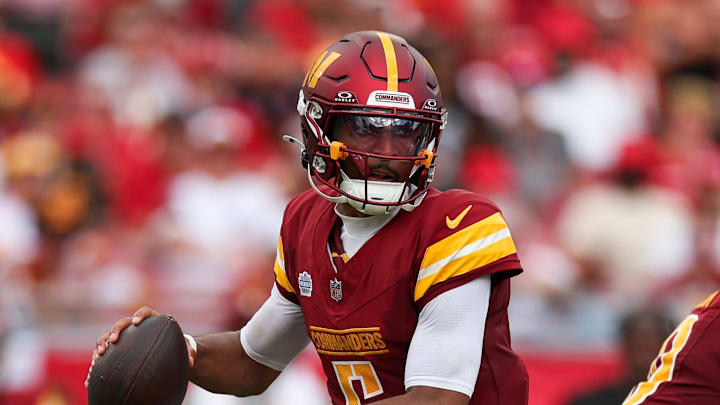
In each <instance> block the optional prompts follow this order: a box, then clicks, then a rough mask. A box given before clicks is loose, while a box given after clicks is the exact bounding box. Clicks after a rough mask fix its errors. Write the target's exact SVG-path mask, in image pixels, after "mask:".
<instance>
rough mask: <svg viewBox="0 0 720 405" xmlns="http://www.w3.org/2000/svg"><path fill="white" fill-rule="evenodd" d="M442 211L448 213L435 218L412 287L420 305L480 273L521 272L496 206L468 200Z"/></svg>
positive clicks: (514, 250) (512, 273)
mask: <svg viewBox="0 0 720 405" xmlns="http://www.w3.org/2000/svg"><path fill="white" fill-rule="evenodd" d="M443 211H444V212H445V215H443V216H442V217H440V220H439V221H438V220H437V219H435V221H436V222H437V224H436V225H435V226H434V228H433V230H432V231H431V235H430V237H429V238H428V242H427V243H426V248H425V249H424V252H423V256H422V258H421V260H420V263H421V264H420V266H419V270H418V274H417V278H416V280H415V286H414V288H413V299H414V301H415V303H416V306H418V308H420V309H422V307H423V306H424V305H425V304H426V303H427V302H429V301H430V300H432V299H433V298H434V297H436V296H437V295H439V294H441V293H443V292H444V291H447V290H449V289H451V288H454V287H457V286H459V285H462V284H465V283H467V282H469V281H471V280H473V279H475V278H477V277H480V276H483V275H488V274H493V275H496V276H500V277H512V276H514V275H517V274H520V273H521V272H522V267H521V266H520V261H519V259H518V256H517V250H516V248H515V243H514V242H513V239H512V236H511V235H510V229H509V227H508V225H507V223H506V222H505V219H504V218H503V216H502V214H501V213H500V211H499V210H498V209H497V207H495V206H494V205H492V204H489V203H487V202H484V201H469V202H464V203H461V204H459V205H454V206H452V207H451V208H450V209H447V210H443ZM440 212H442V211H440Z"/></svg>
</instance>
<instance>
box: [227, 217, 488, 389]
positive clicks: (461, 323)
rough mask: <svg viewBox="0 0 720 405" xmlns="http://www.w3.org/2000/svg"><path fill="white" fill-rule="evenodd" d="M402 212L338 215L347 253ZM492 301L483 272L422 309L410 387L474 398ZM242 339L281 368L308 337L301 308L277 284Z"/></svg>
mask: <svg viewBox="0 0 720 405" xmlns="http://www.w3.org/2000/svg"><path fill="white" fill-rule="evenodd" d="M398 212H399V210H395V211H393V212H392V213H390V214H387V215H377V216H372V217H363V218H356V217H347V216H345V215H341V214H339V213H338V215H339V216H340V218H341V219H342V221H343V229H342V233H341V236H340V238H341V239H342V242H343V247H344V248H345V253H346V254H347V255H348V257H352V256H353V255H355V253H357V251H358V250H359V249H360V248H361V247H362V246H363V245H364V244H365V242H367V241H368V240H369V239H370V238H371V237H372V236H373V235H375V234H376V233H377V232H378V231H379V230H380V229H381V228H382V227H383V226H385V225H386V224H387V223H388V222H390V221H391V220H392V219H393V218H394V217H395V215H397V213H398ZM489 303H490V276H483V277H479V278H477V279H475V280H473V281H470V282H468V283H465V284H463V285H461V286H458V287H455V288H453V289H451V290H448V291H446V292H444V293H442V294H440V295H438V296H437V297H435V298H433V299H432V300H431V301H430V302H428V303H427V304H426V305H425V306H424V307H423V309H422V310H421V311H420V314H419V316H418V323H417V327H416V329H415V333H414V335H413V338H412V340H411V342H410V348H409V350H408V356H407V360H406V363H405V388H406V389H408V388H410V387H413V386H420V385H422V386H429V387H435V388H442V389H447V390H452V391H458V392H461V393H463V394H465V395H467V396H472V393H473V390H474V387H475V382H476V380H477V375H478V372H479V370H480V360H481V357H482V343H483V336H484V333H485V319H486V317H487V312H488V306H489ZM240 341H241V343H242V346H243V348H244V349H245V351H246V352H247V354H248V356H250V358H252V359H253V360H255V361H257V362H258V363H260V364H263V365H265V366H267V367H270V368H272V369H274V370H283V369H284V368H285V367H286V366H287V365H288V364H289V363H290V361H292V359H293V358H295V356H297V354H298V353H300V352H301V351H302V349H303V348H304V347H305V346H306V345H307V344H308V342H309V341H310V339H309V338H308V337H307V334H306V332H305V319H304V317H303V314H302V309H301V308H300V306H299V305H297V304H295V303H293V302H291V301H289V300H288V299H286V298H285V297H283V296H282V294H280V292H279V291H278V290H277V286H273V289H272V292H271V294H270V298H268V300H267V301H266V302H265V304H263V306H262V307H261V308H260V309H259V310H258V312H256V313H255V315H254V316H253V317H252V319H250V321H249V322H248V324H247V325H246V326H245V327H244V328H242V330H241V331H240ZM469 342H476V344H469Z"/></svg>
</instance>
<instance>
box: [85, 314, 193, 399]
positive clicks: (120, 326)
mask: <svg viewBox="0 0 720 405" xmlns="http://www.w3.org/2000/svg"><path fill="white" fill-rule="evenodd" d="M157 315H160V313H159V312H158V311H156V310H154V309H152V308H150V307H147V306H145V307H142V308H140V309H138V310H137V311H135V313H134V314H133V315H132V316H128V317H125V318H122V319H120V320H119V321H117V322H115V323H114V324H113V326H112V327H111V328H110V331H108V332H107V333H105V334H104V335H102V336H100V337H99V338H98V339H97V341H96V345H97V347H95V350H94V351H93V355H92V361H91V362H90V371H89V372H88V376H87V379H86V380H85V386H86V387H87V384H88V380H89V379H90V373H91V372H92V367H93V365H95V360H96V359H97V358H98V356H102V355H103V354H104V353H105V351H106V350H107V347H108V346H109V345H110V343H115V342H117V340H118V337H120V332H122V331H123V330H124V329H125V328H127V327H128V326H130V325H136V326H137V325H139V324H140V323H141V322H142V321H143V320H144V319H145V318H149V317H151V316H157ZM185 346H187V351H188V363H189V364H190V367H193V366H194V365H195V354H196V353H195V351H194V350H193V349H192V347H191V346H190V343H189V342H188V341H187V339H185Z"/></svg>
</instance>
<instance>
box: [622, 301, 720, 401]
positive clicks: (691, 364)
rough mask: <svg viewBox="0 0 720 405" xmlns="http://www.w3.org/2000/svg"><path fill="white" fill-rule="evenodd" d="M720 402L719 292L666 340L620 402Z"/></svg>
mask: <svg viewBox="0 0 720 405" xmlns="http://www.w3.org/2000/svg"><path fill="white" fill-rule="evenodd" d="M639 404H642V405H661V404H662V405H671V404H672V405H676V404H677V405H680V404H682V405H710V404H720V295H718V292H715V293H714V294H712V295H710V296H709V297H708V298H707V299H706V300H705V301H703V302H702V303H701V304H700V305H698V307H697V308H695V309H694V310H693V311H692V313H690V315H688V317H687V318H685V320H683V321H682V322H681V323H680V325H678V327H677V328H676V329H675V331H673V333H672V334H670V336H669V337H668V338H667V340H665V343H663V345H662V347H661V348H660V353H659V354H658V356H657V358H655V360H654V361H653V363H652V364H651V366H650V372H649V373H648V379H647V381H644V382H641V383H640V384H638V385H636V386H635V388H633V390H632V391H631V392H630V394H629V395H628V397H627V398H626V399H625V402H623V405H639Z"/></svg>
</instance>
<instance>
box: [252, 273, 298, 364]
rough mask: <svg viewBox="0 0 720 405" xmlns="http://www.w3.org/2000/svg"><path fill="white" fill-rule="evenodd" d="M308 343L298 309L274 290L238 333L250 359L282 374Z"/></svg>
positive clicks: (275, 288) (274, 288) (275, 287)
mask: <svg viewBox="0 0 720 405" xmlns="http://www.w3.org/2000/svg"><path fill="white" fill-rule="evenodd" d="M309 342H310V339H309V338H308V336H307V334H306V333H305V318H304V316H303V313H302V309H300V306H299V305H297V304H295V303H292V302H290V301H288V300H286V299H285V297H284V296H283V295H282V294H281V293H280V291H279V290H278V288H277V286H274V287H273V289H272V292H271V294H270V297H269V298H268V299H267V301H265V303H264V304H263V306H262V307H260V309H259V310H258V311H257V312H256V313H255V315H253V317H252V318H251V319H250V321H249V322H248V323H247V325H245V326H244V327H243V328H242V329H241V330H240V344H242V346H243V349H244V350H245V353H247V355H248V356H250V358H251V359H253V360H255V361H256V362H258V363H260V364H263V365H265V366H267V367H270V368H272V369H273V370H278V371H282V370H283V369H285V367H287V365H288V364H289V363H290V362H291V361H292V359H294V358H295V356H297V355H298V354H299V353H300V352H301V351H302V350H303V349H304V348H305V346H307V344H308V343H309Z"/></svg>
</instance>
